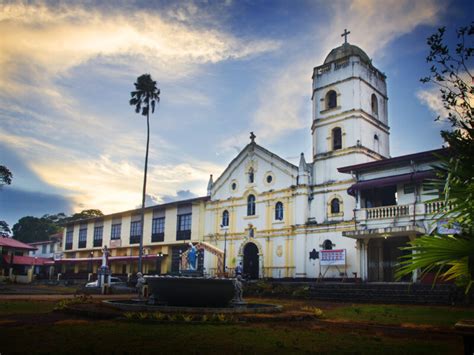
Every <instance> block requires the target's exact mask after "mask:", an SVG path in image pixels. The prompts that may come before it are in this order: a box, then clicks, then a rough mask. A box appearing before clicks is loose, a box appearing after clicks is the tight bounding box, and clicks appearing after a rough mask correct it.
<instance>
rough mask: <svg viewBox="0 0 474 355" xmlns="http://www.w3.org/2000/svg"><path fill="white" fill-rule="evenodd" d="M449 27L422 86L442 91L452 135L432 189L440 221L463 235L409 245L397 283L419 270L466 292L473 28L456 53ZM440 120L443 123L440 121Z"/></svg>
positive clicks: (473, 160) (472, 196) (472, 245)
mask: <svg viewBox="0 0 474 355" xmlns="http://www.w3.org/2000/svg"><path fill="white" fill-rule="evenodd" d="M445 32H446V29H445V27H442V28H440V29H439V30H438V31H437V32H436V33H435V34H433V35H432V36H430V37H429V38H428V40H427V43H428V45H429V46H430V53H429V55H428V57H427V58H426V60H427V62H428V63H431V64H432V66H431V68H430V75H429V76H427V77H425V78H422V79H421V81H422V82H423V83H432V84H434V85H437V86H439V87H440V93H441V100H442V103H443V106H444V108H445V109H446V111H447V113H448V116H447V117H445V119H446V120H447V121H448V122H449V123H450V124H451V130H443V131H441V136H442V137H443V139H444V141H445V142H446V144H447V145H448V147H449V148H448V155H447V156H445V157H440V159H441V165H440V166H439V167H437V168H436V170H437V178H436V179H434V180H433V181H432V182H431V185H432V186H434V187H436V188H437V189H439V191H441V194H440V197H439V199H440V200H441V201H444V203H445V206H452V208H451V209H450V208H446V210H445V211H444V213H443V214H442V215H441V216H440V218H439V220H441V219H443V220H444V219H448V220H449V221H450V223H451V224H452V225H459V227H460V233H459V234H454V235H440V234H439V233H438V232H436V233H435V235H432V236H423V237H421V238H418V239H416V240H414V241H412V242H410V243H409V246H408V247H406V248H404V249H405V250H409V251H412V252H413V253H412V254H408V255H406V256H404V257H402V259H401V262H400V268H399V269H398V272H397V275H398V277H402V276H403V275H406V274H409V273H411V272H413V271H414V270H417V269H420V270H421V272H422V276H423V275H424V274H426V273H428V272H436V278H435V280H436V279H437V278H438V277H441V278H442V279H445V280H456V281H457V282H458V283H459V284H460V285H463V286H465V287H466V292H468V291H469V289H470V287H471V286H472V284H473V282H474V234H473V223H474V202H473V201H474V128H473V127H474V121H473V120H474V107H473V100H474V86H473V83H474V78H473V76H472V73H471V72H470V70H472V68H474V66H473V64H474V63H473V62H472V57H473V55H474V46H473V40H474V22H473V23H471V24H470V25H469V26H466V27H461V28H459V29H458V30H457V31H456V33H457V38H458V43H457V45H456V47H455V49H454V54H453V52H452V48H450V47H449V46H448V45H447V44H445V38H444V35H445ZM437 119H440V117H438V118H437Z"/></svg>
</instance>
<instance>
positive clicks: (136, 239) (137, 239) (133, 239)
mask: <svg viewBox="0 0 474 355" xmlns="http://www.w3.org/2000/svg"><path fill="white" fill-rule="evenodd" d="M139 243H140V235H131V236H130V244H139Z"/></svg>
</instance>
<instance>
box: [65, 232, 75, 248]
mask: <svg viewBox="0 0 474 355" xmlns="http://www.w3.org/2000/svg"><path fill="white" fill-rule="evenodd" d="M73 234H74V230H73V229H72V228H71V229H69V228H68V230H67V232H66V245H65V249H66V250H71V249H72V238H73Z"/></svg>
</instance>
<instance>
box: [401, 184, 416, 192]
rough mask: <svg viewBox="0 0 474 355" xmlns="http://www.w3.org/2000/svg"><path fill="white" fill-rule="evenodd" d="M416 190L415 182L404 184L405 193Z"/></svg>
mask: <svg viewBox="0 0 474 355" xmlns="http://www.w3.org/2000/svg"><path fill="white" fill-rule="evenodd" d="M414 192H415V185H414V184H405V185H403V193H404V194H405V195H407V194H412V193H414Z"/></svg>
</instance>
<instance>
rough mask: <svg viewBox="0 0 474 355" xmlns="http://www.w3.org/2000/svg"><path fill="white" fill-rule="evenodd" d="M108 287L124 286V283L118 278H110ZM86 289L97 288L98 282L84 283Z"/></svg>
mask: <svg viewBox="0 0 474 355" xmlns="http://www.w3.org/2000/svg"><path fill="white" fill-rule="evenodd" d="M110 286H126V283H125V282H124V281H122V280H121V279H119V278H118V277H111V278H110ZM86 287H99V280H95V281H92V282H88V283H86Z"/></svg>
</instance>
